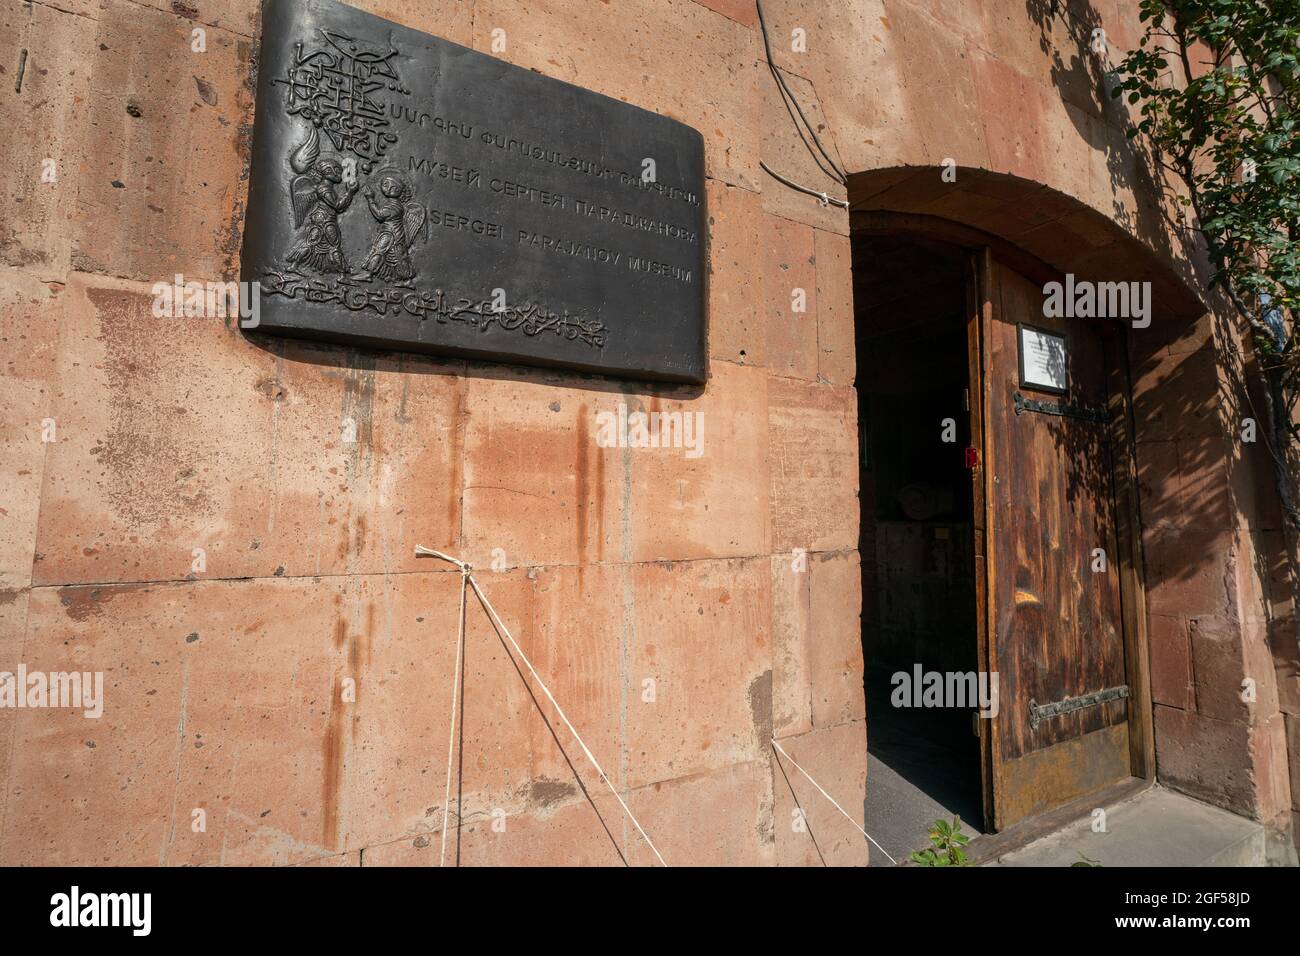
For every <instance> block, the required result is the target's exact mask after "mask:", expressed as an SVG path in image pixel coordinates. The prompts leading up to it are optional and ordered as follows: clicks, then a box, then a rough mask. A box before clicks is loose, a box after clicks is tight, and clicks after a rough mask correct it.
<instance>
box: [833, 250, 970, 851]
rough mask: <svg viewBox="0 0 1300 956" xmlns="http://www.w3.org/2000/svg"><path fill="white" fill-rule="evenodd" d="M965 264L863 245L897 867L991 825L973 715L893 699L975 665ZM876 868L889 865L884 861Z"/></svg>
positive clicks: (869, 599) (878, 813)
mask: <svg viewBox="0 0 1300 956" xmlns="http://www.w3.org/2000/svg"><path fill="white" fill-rule="evenodd" d="M968 256H969V253H967V251H966V250H964V249H960V248H957V247H952V246H947V245H945V244H942V243H937V242H930V241H923V240H911V239H902V238H899V237H894V236H889V237H881V236H869V235H860V236H854V238H853V282H854V310H855V317H856V323H855V327H856V338H857V362H858V366H857V367H858V375H857V389H858V428H859V436H858V437H859V449H860V454H861V461H860V463H859V464H860V471H861V514H862V523H861V527H862V532H861V540H860V545H859V546H860V550H861V554H862V603H863V610H862V651H863V661H864V663H865V670H864V686H865V691H866V698H867V741H868V752H869V758H868V759H869V769H868V778H869V780H870V781H871V782H870V784H869V786H868V788H867V793H868V797H867V824H868V825H867V830H868V832H870V833H871V834H872V836H873V837H874V838H875V839H876V840H877V841H878V842H880V843H881V845H883V846H884V847H885V849H886V850H887V851H888V852H889V854H890V855H891V856H893V857H895V858H896V859H900V860H901V859H904V858H905V857H906V856H907V854H908V853H909V852H911V851H912V850H915V849H920V848H921V847H923V846H925V845H926V830H927V829H928V828H929V826H930V824H931V823H932V822H933V821H934V820H935V819H936V818H937V817H940V816H946V817H948V818H949V819H951V817H952V816H953V814H959V815H960V816H961V819H962V822H963V829H964V830H965V832H967V833H970V834H975V833H978V832H980V830H981V829H982V825H983V819H982V811H981V796H980V794H981V781H980V757H979V739H978V737H977V736H976V734H975V731H974V729H973V728H974V723H973V719H972V715H973V713H974V710H973V709H964V708H962V709H956V708H950V707H895V706H894V705H893V702H892V697H893V695H894V691H895V684H894V682H893V675H894V674H896V673H898V672H904V673H906V674H908V675H909V677H911V676H912V675H914V674H915V673H916V671H915V668H916V667H917V666H918V665H919V667H920V668H921V670H922V672H930V671H940V672H953V671H960V672H972V671H978V669H979V666H978V646H977V632H976V605H975V573H974V558H973V555H974V548H973V543H972V526H971V508H972V499H971V483H970V472H969V471H968V469H967V465H966V449H967V447H968V446H969V445H970V444H971V440H970V418H969V411H968V405H967V402H968V401H969V399H968V396H967V381H968V356H967V338H966V337H967V332H966V323H967V315H968V310H969V305H968V292H967V285H968V281H969V276H970V263H969V258H968ZM949 420H950V421H949ZM949 439H950V440H949ZM872 864H873V865H886V866H887V865H890V864H889V861H888V859H886V858H885V857H884V855H883V854H880V853H876V854H874V855H873V857H872Z"/></svg>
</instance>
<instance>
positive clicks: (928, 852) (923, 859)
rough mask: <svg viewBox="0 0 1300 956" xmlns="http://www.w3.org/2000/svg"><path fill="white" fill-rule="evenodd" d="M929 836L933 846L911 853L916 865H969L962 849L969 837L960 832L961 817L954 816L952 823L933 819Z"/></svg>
mask: <svg viewBox="0 0 1300 956" xmlns="http://www.w3.org/2000/svg"><path fill="white" fill-rule="evenodd" d="M929 837H930V842H931V843H933V844H934V846H933V847H926V848H925V849H924V850H917V851H916V852H915V853H913V854H912V857H911V859H912V862H913V863H915V864H916V865H917V866H970V861H969V860H968V859H966V851H965V849H963V848H964V847H965V846H966V844H967V843H969V842H970V837H968V836H967V835H966V834H964V833H962V832H961V817H959V816H954V817H953V818H952V823H949V822H948V821H947V820H935V821H934V826H932V827H930V833H929Z"/></svg>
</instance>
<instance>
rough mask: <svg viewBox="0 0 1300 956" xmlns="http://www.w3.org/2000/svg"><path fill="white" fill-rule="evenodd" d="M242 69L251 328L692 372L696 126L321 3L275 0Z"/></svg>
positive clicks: (696, 327) (700, 335) (699, 248)
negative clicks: (250, 131) (246, 74)
mask: <svg viewBox="0 0 1300 956" xmlns="http://www.w3.org/2000/svg"><path fill="white" fill-rule="evenodd" d="M258 71H259V72H258V88H257V110H256V114H257V115H256V121H255V126H254V135H253V164H252V180H251V183H250V188H249V200H248V215H247V219H246V223H245V231H244V256H243V276H242V278H243V279H245V280H246V281H256V282H258V283H259V284H260V287H261V296H260V304H261V314H260V327H261V329H262V330H264V331H270V332H273V333H279V334H285V335H297V336H305V337H310V338H319V339H327V340H332V341H341V342H350V343H355V344H359V345H367V346H375V347H381V348H394V349H401V350H407V351H421V352H435V353H441V354H447V355H457V356H464V357H469V358H478V359H489V360H497V361H504V362H518V363H524V364H532V365H548V366H556V367H561V368H572V369H579V370H584V371H592V372H604V373H607V374H612V375H621V376H628V377H634V378H647V379H659V380H665V381H677V382H694V383H699V382H703V381H704V380H705V377H706V374H707V364H706V352H705V321H704V314H705V249H704V246H705V241H706V236H707V228H706V225H705V223H706V219H705V205H704V146H703V140H702V138H701V137H700V134H699V133H698V132H696V131H695V130H693V129H691V128H690V127H688V126H684V125H682V124H681V123H678V122H676V121H674V120H671V119H668V118H667V117H664V116H660V115H658V114H656V113H651V112H648V111H646V110H643V109H640V108H638V107H635V106H631V105H629V104H626V103H622V102H619V101H618V100H614V99H611V98H609V97H606V96H602V95H600V94H597V93H593V92H591V91H588V90H583V89H580V88H578V87H576V86H572V85H570V84H568V83H563V82H560V81H559V80H554V79H550V78H548V77H544V76H541V75H540V74H537V73H534V72H532V71H530V70H525V69H521V68H519V67H516V66H512V65H510V64H507V63H504V62H502V61H500V60H497V59H495V58H493V57H490V56H486V55H484V54H481V53H477V52H475V51H473V50H469V49H466V48H465V47H462V46H458V45H457V44H454V43H450V42H448V41H446V40H442V39H439V38H438V37H433V36H429V35H427V34H424V33H420V32H418V31H415V30H411V29H407V28H405V27H402V26H399V25H397V24H394V23H390V22H389V21H387V20H383V19H380V18H378V17H375V16H372V15H370V14H367V13H363V12H361V11H359V10H355V9H353V8H351V7H347V6H344V5H343V4H340V3H335V2H333V0H269V2H268V3H267V4H266V5H265V7H264V10H263V34H262V50H261V58H260V61H259V67H258Z"/></svg>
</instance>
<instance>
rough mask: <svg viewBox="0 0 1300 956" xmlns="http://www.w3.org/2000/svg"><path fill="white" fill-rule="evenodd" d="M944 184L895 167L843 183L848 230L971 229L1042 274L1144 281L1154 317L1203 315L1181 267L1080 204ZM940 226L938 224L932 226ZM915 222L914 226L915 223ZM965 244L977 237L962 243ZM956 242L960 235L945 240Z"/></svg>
mask: <svg viewBox="0 0 1300 956" xmlns="http://www.w3.org/2000/svg"><path fill="white" fill-rule="evenodd" d="M954 169H955V173H956V179H955V181H953V182H945V181H944V178H943V173H944V171H945V170H944V168H943V167H939V166H895V167H889V168H884V169H874V170H868V171H866V172H861V173H855V174H853V175H851V176H850V177H849V191H848V195H849V208H850V220H851V222H850V226H851V228H852V229H855V230H857V229H862V228H868V229H871V228H878V229H885V228H893V229H903V230H905V231H906V227H907V219H906V217H926V219H927V220H928V223H927V224H926V229H927V231H928V230H931V229H934V228H935V227H936V226H939V227H940V228H948V229H950V230H956V231H960V229H961V227H965V228H967V229H969V230H977V231H978V232H979V233H983V234H985V235H984V236H983V237H982V240H983V242H988V241H989V237H993V238H994V239H996V240H1001V242H1002V243H1005V244H1006V247H1007V249H1008V251H1010V250H1013V249H1016V250H1020V252H1021V254H1028V255H1029V256H1032V257H1033V258H1036V259H1038V260H1040V261H1041V262H1042V263H1043V264H1045V265H1047V266H1049V267H1050V268H1052V269H1054V270H1056V271H1059V272H1062V273H1073V274H1074V275H1075V276H1077V277H1078V278H1086V279H1093V280H1096V281H1119V280H1124V281H1131V282H1137V281H1149V282H1150V283H1151V285H1152V294H1153V301H1154V303H1155V305H1156V309H1157V312H1158V314H1159V315H1162V316H1164V317H1166V318H1168V319H1183V320H1194V319H1196V318H1198V317H1200V316H1202V315H1204V314H1205V313H1206V312H1207V306H1206V304H1205V302H1204V301H1203V300H1202V298H1201V295H1200V294H1199V293H1198V292H1197V291H1196V290H1197V288H1198V287H1200V285H1201V284H1202V283H1201V282H1200V281H1198V277H1197V276H1196V275H1195V274H1194V272H1193V270H1192V267H1191V265H1190V264H1189V263H1187V261H1186V260H1185V259H1183V258H1181V257H1180V256H1179V255H1177V254H1175V253H1174V252H1173V251H1172V250H1170V251H1169V254H1168V255H1166V254H1163V253H1159V252H1156V251H1155V250H1153V249H1152V248H1151V247H1150V246H1148V245H1147V244H1146V243H1144V242H1143V241H1141V240H1139V239H1137V238H1135V237H1134V236H1133V235H1132V234H1131V233H1130V232H1129V231H1128V230H1127V229H1125V228H1124V227H1123V226H1122V225H1120V224H1119V223H1118V222H1116V221H1114V220H1112V219H1109V218H1107V217H1106V216H1105V215H1103V214H1102V213H1100V212H1098V211H1097V210H1096V209H1094V208H1092V207H1091V206H1088V205H1087V204H1085V203H1083V202H1081V201H1080V200H1078V199H1075V198H1074V197H1072V196H1069V195H1067V194H1065V193H1062V192H1059V191H1057V190H1055V189H1052V188H1051V187H1048V186H1044V185H1043V184H1041V183H1037V182H1034V181H1032V180H1027V179H1022V178H1020V177H1017V176H1010V175H1006V174H1003V173H994V172H990V171H988V170H983V169H971V168H965V167H955V168H954ZM941 221H946V226H943V225H940V222H941ZM917 224H918V225H919V224H920V223H919V222H918V223H917ZM968 238H969V239H970V240H971V242H974V240H975V239H976V238H977V237H976V236H975V235H974V234H972V235H971V236H969V237H968ZM953 239H954V241H957V242H959V243H961V237H960V236H958V235H954V236H953Z"/></svg>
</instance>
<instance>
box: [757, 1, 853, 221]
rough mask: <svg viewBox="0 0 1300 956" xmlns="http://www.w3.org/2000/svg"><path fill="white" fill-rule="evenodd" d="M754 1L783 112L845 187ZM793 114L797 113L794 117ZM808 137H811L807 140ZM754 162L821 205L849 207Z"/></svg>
mask: <svg viewBox="0 0 1300 956" xmlns="http://www.w3.org/2000/svg"><path fill="white" fill-rule="evenodd" d="M754 3H755V6H756V7H757V8H758V25H759V29H760V31H761V32H762V34H763V49H764V51H765V52H766V55H767V66H768V69H769V70H771V71H772V78H773V79H774V80H775V81H776V87H777V89H778V90H779V91H780V92H781V99H782V101H783V102H784V103H785V108H786V112H788V113H789V114H790V119H791V121H792V122H794V124H795V130H796V131H797V132H798V133H799V138H800V139H802V140H803V142H804V145H805V146H807V147H808V152H809V153H810V154H811V155H812V158H813V161H814V162H815V163H817V167H818V168H819V169H820V170H821V171H822V172H823V173H825V174H826V175H827V176H829V177H830V178H831V179H833V180H835V181H836V182H837V183H839V184H840V185H841V186H845V187H847V186H848V184H849V177H848V174H847V173H845V172H844V170H843V169H842V168H840V165H839V163H837V162H836V161H835V158H834V157H833V156H831V154H830V152H829V151H828V150H827V149H826V147H825V146H824V145H823V144H822V141H821V137H819V136H818V135H817V131H816V130H815V129H814V128H813V125H812V123H810V122H808V117H807V116H806V115H805V114H804V111H803V107H801V106H800V105H799V100H798V98H797V97H795V95H794V91H793V90H791V89H790V86H789V84H788V83H786V80H785V76H784V75H783V74H782V73H781V70H780V69H779V68H778V67H777V65H776V60H775V59H774V58H773V56H772V41H771V38H770V36H769V35H768V32H767V19H766V17H765V16H764V15H763V0H754ZM796 116H797V117H798V118H797V119H796ZM801 121H802V123H803V127H800V125H799V124H800V122H801ZM805 130H806V132H805ZM809 137H811V139H812V142H811V143H809ZM758 165H759V166H761V167H762V168H763V171H764V172H766V173H767V174H768V175H769V176H771V177H772V178H774V179H776V180H777V181H779V182H781V183H783V184H784V185H786V186H789V187H790V188H791V189H795V190H798V191H799V192H801V193H806V194H808V195H809V196H815V197H816V198H817V199H819V200H820V201H821V204H822V205H823V206H827V205H835V206H839V207H840V208H842V209H848V208H849V204H848V203H847V202H846V201H845V200H843V199H836V198H835V197H833V196H830V195H828V194H827V193H826V191H825V190H817V189H813V188H812V187H810V186H804V185H801V184H800V183H796V182H794V181H793V180H791V179H790V178H789V177H787V176H782V175H781V174H780V173H778V172H777V171H776V170H774V169H772V168H771V167H770V166H768V165H767V163H765V162H764V161H763V160H761V159H760V160H759V161H758ZM828 167H829V168H828Z"/></svg>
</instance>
